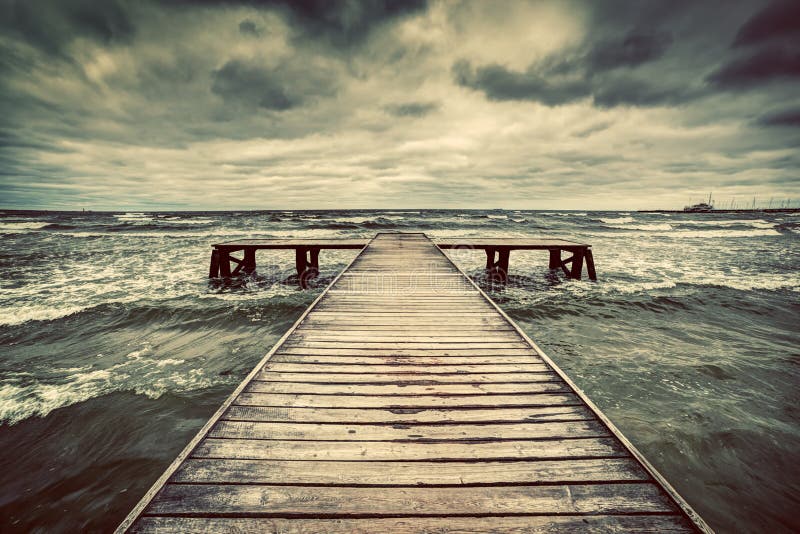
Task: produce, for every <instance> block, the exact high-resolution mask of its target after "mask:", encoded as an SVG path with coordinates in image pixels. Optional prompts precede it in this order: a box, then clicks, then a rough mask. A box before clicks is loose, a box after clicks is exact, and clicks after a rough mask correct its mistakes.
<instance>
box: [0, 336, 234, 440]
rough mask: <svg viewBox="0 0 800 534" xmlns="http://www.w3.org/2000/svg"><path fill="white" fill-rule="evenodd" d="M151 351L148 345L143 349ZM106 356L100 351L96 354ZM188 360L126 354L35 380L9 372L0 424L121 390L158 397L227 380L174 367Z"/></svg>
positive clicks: (0, 386)
mask: <svg viewBox="0 0 800 534" xmlns="http://www.w3.org/2000/svg"><path fill="white" fill-rule="evenodd" d="M148 351H149V347H145V348H143V349H142V352H148ZM134 352H136V351H134ZM129 356H130V355H129ZM103 358H104V356H103V355H102V354H98V359H101V360H102V359H103ZM184 363H186V362H185V360H182V359H174V358H164V359H157V358H127V359H126V361H123V362H122V363H118V364H116V365H112V366H110V367H108V368H100V369H97V368H92V367H91V366H89V367H77V368H66V369H55V370H54V372H53V373H51V374H52V375H53V376H51V377H49V378H44V377H41V378H38V379H35V380H34V381H33V382H31V379H30V375H28V376H26V377H20V376H11V375H8V376H7V377H6V379H5V380H4V382H3V383H0V423H7V424H12V425H13V424H15V423H18V422H20V421H23V420H25V419H27V418H29V417H34V416H39V417H44V416H46V415H47V414H49V413H50V412H52V411H53V410H56V409H58V408H63V407H65V406H70V405H72V404H76V403H79V402H84V401H87V400H89V399H92V398H95V397H100V396H102V395H107V394H109V393H113V392H118V391H133V392H135V393H137V394H140V395H146V396H148V397H150V398H154V399H155V398H158V397H160V396H161V395H163V394H164V393H167V392H169V391H172V392H182V391H191V390H196V389H202V388H207V387H210V386H212V385H214V384H215V383H216V382H219V381H221V380H224V379H221V378H220V377H219V376H217V375H213V374H209V373H208V372H206V371H204V370H203V369H198V368H192V369H188V370H186V369H180V368H178V369H176V367H178V366H181V365H183V364H184Z"/></svg>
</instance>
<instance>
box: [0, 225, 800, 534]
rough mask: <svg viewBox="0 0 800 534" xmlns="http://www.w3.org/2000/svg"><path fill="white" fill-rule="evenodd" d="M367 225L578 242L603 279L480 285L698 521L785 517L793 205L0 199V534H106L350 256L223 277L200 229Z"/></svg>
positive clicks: (776, 527)
mask: <svg viewBox="0 0 800 534" xmlns="http://www.w3.org/2000/svg"><path fill="white" fill-rule="evenodd" d="M382 230H384V231H424V232H426V233H428V235H430V236H432V237H455V236H482V237H488V236H503V237H522V236H547V237H554V236H559V237H565V238H573V239H576V240H582V241H586V242H589V243H591V244H592V245H593V248H594V254H595V260H596V263H597V268H598V272H599V276H600V282H599V283H597V284H592V283H590V282H585V281H583V282H576V281H565V280H563V277H561V278H560V277H557V276H553V275H552V274H550V273H549V272H548V270H547V257H546V253H542V252H515V253H512V257H511V274H512V279H511V281H510V284H509V285H508V287H506V288H505V289H503V290H495V291H493V292H492V295H493V297H494V298H495V299H496V300H497V301H498V302H499V303H500V305H501V306H502V307H503V308H504V309H505V310H506V311H507V312H508V313H509V314H510V315H511V317H512V318H513V319H514V320H516V321H517V322H518V323H519V324H520V325H521V326H522V327H523V328H524V329H525V330H526V331H527V332H528V334H530V335H531V336H532V337H533V338H534V339H535V340H536V341H537V342H538V343H539V344H540V345H541V346H542V348H544V350H545V351H547V352H548V353H549V354H550V355H551V356H552V357H553V358H554V359H555V360H556V362H558V363H559V365H561V367H562V368H563V369H564V370H565V371H567V373H568V374H570V375H571V376H572V377H573V379H574V380H575V381H576V382H577V383H578V384H579V385H580V386H582V387H583V388H584V389H585V391H586V392H587V393H588V394H589V395H590V396H591V397H592V398H593V400H595V402H596V403H597V404H598V405H599V406H600V407H601V408H602V409H603V410H604V411H605V412H606V413H607V414H608V415H609V416H610V417H611V418H612V419H613V420H614V421H615V423H617V425H618V426H619V427H620V428H621V429H622V431H623V432H624V433H625V434H626V435H627V436H628V437H629V438H630V439H631V440H632V441H633V442H634V443H635V444H636V445H637V446H638V447H639V448H640V449H641V450H642V451H643V452H644V453H645V455H646V456H647V457H648V458H649V459H650V460H651V461H652V463H654V464H655V465H656V467H658V468H659V469H660V470H661V471H662V472H663V473H664V474H665V475H666V477H667V478H668V479H669V480H670V481H671V482H672V483H673V485H674V486H676V487H677V489H678V490H679V491H680V492H681V493H682V494H683V495H684V496H685V497H686V498H687V500H688V501H689V502H690V503H691V504H692V505H693V506H694V507H695V508H696V509H697V510H698V511H699V512H700V513H701V514H702V515H703V516H704V517H705V519H706V520H707V521H708V522H709V523H710V524H711V525H712V526H713V527H714V528H716V529H718V530H719V531H721V532H726V531H730V532H733V531H738V532H749V531H763V532H775V531H792V530H798V529H800V518H798V516H797V513H796V512H797V510H798V509H800V424H799V423H800V408H799V406H800V404H799V403H800V394H799V393H798V386H800V380H798V370H799V367H800V302H799V301H798V295H800V274H798V273H799V272H800V248H798V243H800V216H797V215H786V214H770V215H767V214H747V215H742V214H726V215H722V214H715V215H708V214H663V215H662V214H638V213H627V212H625V213H622V212H613V213H610V212H522V211H505V212H499V211H486V212H484V211H358V212H356V211H348V212H343V211H342V212H261V213H252V212H243V213H174V214H160V215H159V216H153V215H152V214H122V213H119V214H110V213H108V214H84V213H25V214H23V213H18V212H16V213H15V212H0V239H2V248H1V249H0V351H2V352H1V353H0V355H1V357H0V420H1V421H2V424H0V450H2V455H0V531H2V532H12V531H41V532H45V531H47V532H50V531H56V532H76V531H78V530H84V531H108V530H111V529H113V528H114V527H115V526H116V525H117V524H118V523H119V521H120V520H121V519H122V518H123V517H124V516H125V514H126V513H127V512H128V511H129V510H130V509H131V508H132V507H133V505H134V504H135V503H136V502H137V501H138V499H139V498H140V496H141V495H142V494H143V493H144V492H145V491H146V489H147V488H148V487H149V486H150V485H151V484H152V482H153V481H154V480H155V479H156V478H157V477H158V476H159V475H160V474H161V472H162V471H163V470H164V468H165V467H166V466H167V465H168V464H169V463H170V462H171V461H172V459H173V458H174V457H175V455H176V454H177V453H178V452H179V451H180V450H181V449H182V448H183V446H184V445H185V444H186V442H187V441H188V440H189V439H190V438H191V436H193V435H194V433H195V432H196V431H197V430H198V429H199V428H200V427H201V426H202V425H203V423H204V422H205V421H206V419H207V418H208V417H209V416H210V415H211V414H212V413H213V412H214V411H215V410H216V408H217V407H218V405H219V404H220V403H221V402H222V401H223V400H224V398H225V397H226V396H227V395H228V394H229V392H230V391H232V390H233V389H234V388H235V386H236V385H237V384H238V383H239V382H240V381H241V380H242V379H243V378H244V376H245V375H246V374H247V373H248V372H249V370H250V369H251V368H252V366H253V365H254V364H255V363H256V362H257V361H258V360H259V359H260V358H261V357H262V356H263V354H264V353H266V352H267V351H268V350H269V348H270V347H271V346H272V345H273V344H274V343H275V342H276V341H277V339H278V338H279V337H280V336H281V335H282V334H283V332H284V331H285V330H286V329H287V328H288V327H289V326H290V325H291V324H292V323H293V322H294V320H295V319H296V318H297V316H299V315H300V313H301V312H302V311H303V310H304V309H305V308H306V307H307V306H308V304H310V303H311V301H312V300H313V299H314V298H315V297H316V296H317V295H318V294H319V292H320V291H321V288H322V287H323V286H324V284H325V282H327V281H329V280H330V279H331V278H332V277H333V276H335V274H336V273H337V272H338V270H339V269H341V268H342V267H343V266H344V265H346V264H347V262H348V261H349V260H350V259H351V258H352V257H353V256H354V254H355V252H353V251H330V252H329V251H323V253H322V255H321V268H322V276H321V278H320V280H319V283H318V287H317V288H316V289H312V290H308V291H301V290H298V289H297V288H296V287H294V286H292V285H289V284H285V283H282V282H283V280H284V279H285V278H287V277H288V276H289V275H291V274H292V270H293V263H294V261H293V257H291V256H292V255H291V251H283V252H280V251H278V252H266V251H264V252H260V253H259V257H258V264H259V273H260V275H261V277H260V278H259V279H258V280H256V281H251V282H250V283H248V284H247V285H246V286H245V287H240V288H236V289H231V288H219V287H213V286H209V283H208V280H207V278H206V276H207V272H208V261H209V251H210V249H209V245H210V244H212V243H214V242H222V241H227V240H231V239H236V238H248V237H354V236H365V237H369V236H372V235H373V234H374V233H375V232H377V231H382ZM451 257H453V258H454V260H455V261H456V262H457V263H458V264H459V265H460V266H461V267H463V268H465V269H466V270H467V271H468V272H469V273H471V274H473V275H475V276H476V277H478V278H480V275H481V269H482V267H483V264H484V262H485V258H484V257H483V254H482V253H481V252H479V251H478V252H470V251H453V252H452V253H451Z"/></svg>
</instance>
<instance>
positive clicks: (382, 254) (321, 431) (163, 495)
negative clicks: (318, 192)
mask: <svg viewBox="0 0 800 534" xmlns="http://www.w3.org/2000/svg"><path fill="white" fill-rule="evenodd" d="M532 531H536V532H540V531H547V532H568V531H569V532H574V531H581V532H583V531H614V532H620V531H629V532H711V530H710V529H709V528H708V526H707V525H706V524H705V523H704V522H703V520H702V519H701V518H700V517H699V516H698V515H697V514H696V513H695V512H694V510H692V508H691V507H690V506H689V505H688V504H687V503H686V502H685V501H684V500H683V499H682V498H681V497H680V495H678V493H677V492H676V491H675V490H674V489H673V488H672V487H671V486H670V485H669V483H668V482H667V481H666V480H665V479H664V478H663V477H662V476H661V475H660V474H659V473H658V472H657V471H656V470H655V468H653V466H652V465H651V464H650V463H649V462H648V461H647V460H646V459H645V458H644V457H643V456H642V455H641V454H640V453H639V452H638V451H637V450H636V448H635V447H634V446H633V445H632V444H631V443H630V442H629V441H628V440H627V439H626V438H625V437H624V436H623V435H622V433H621V432H620V431H619V430H618V429H617V428H616V427H615V426H614V425H613V423H612V422H611V421H610V420H609V419H608V418H607V417H606V416H605V415H604V414H603V413H602V412H600V410H599V409H598V408H597V407H596V406H595V405H594V404H593V403H592V401H591V400H590V399H589V398H588V397H587V396H586V395H585V394H584V393H583V392H582V391H581V390H580V389H579V388H578V387H577V386H576V385H575V384H574V383H573V382H572V381H571V380H570V378H569V377H568V376H567V375H566V374H564V372H563V371H561V369H559V368H558V366H557V365H556V364H555V363H554V362H553V361H552V360H551V359H550V358H549V357H548V356H547V355H546V354H545V353H544V352H543V351H541V349H539V348H538V347H537V346H536V344H535V343H534V342H533V341H532V340H531V339H530V338H529V337H528V336H526V335H525V333H524V332H522V330H520V328H519V327H518V326H517V325H516V324H515V323H514V322H513V321H512V320H511V319H510V318H509V317H508V316H507V315H506V314H505V313H504V312H503V311H502V310H501V309H500V308H499V307H498V306H497V305H496V304H495V303H494V302H492V301H491V300H490V299H489V298H488V297H487V295H486V294H485V293H484V292H483V291H482V290H481V289H480V288H479V287H478V286H477V285H476V284H475V283H474V282H472V280H470V279H469V278H468V277H467V276H466V275H465V274H464V273H463V272H462V271H461V270H460V269H459V268H458V267H457V266H456V265H455V264H453V262H452V261H451V260H450V259H449V258H448V257H447V256H446V255H445V254H444V253H443V252H442V251H441V249H440V247H437V246H436V245H435V244H434V243H433V242H432V241H431V240H430V239H428V238H427V237H426V236H425V235H424V234H410V233H408V234H388V233H382V234H378V235H377V236H376V237H375V238H373V239H372V240H370V241H369V242H368V243H366V246H365V247H364V248H363V249H362V250H361V252H360V253H359V254H358V255H357V256H356V258H355V259H354V260H353V261H352V262H351V263H350V265H349V266H348V267H347V268H346V269H345V270H344V271H343V272H341V273H340V274H339V276H337V277H336V279H335V280H334V281H333V282H332V283H331V284H330V285H329V286H328V287H327V288H326V289H325V290H324V291H323V292H322V294H321V295H320V296H319V297H318V298H317V299H316V300H315V301H314V302H313V303H312V304H311V306H309V308H308V309H307V310H306V311H305V312H304V313H303V314H302V316H301V317H300V318H299V319H298V320H297V322H296V323H295V324H294V326H292V328H291V329H290V330H289V331H288V332H286V334H285V335H284V336H283V337H282V338H281V339H280V340H279V341H278V343H277V344H276V345H275V346H274V347H273V348H272V350H271V351H270V352H269V353H268V354H267V355H266V356H265V357H264V358H263V359H262V360H261V361H260V362H259V363H258V364H257V365H256V367H255V368H254V369H253V371H252V372H251V373H250V374H249V375H248V376H247V377H246V378H245V379H244V381H243V382H242V383H241V384H240V385H239V386H238V387H237V388H236V390H235V391H234V392H233V393H232V394H231V395H230V397H229V398H228V399H227V400H226V401H225V402H224V404H223V405H222V406H221V407H220V408H219V410H218V411H217V412H216V413H215V414H214V415H213V416H212V417H211V419H209V421H208V422H207V423H206V424H205V425H204V426H203V428H201V429H200V431H199V432H198V433H197V435H196V436H195V437H194V439H192V441H191V442H190V443H189V444H188V445H187V446H186V448H185V449H184V450H183V451H182V452H181V453H180V454H179V455H178V457H177V458H176V459H175V461H174V462H173V463H172V464H171V465H170V466H169V468H168V469H167V470H166V471H165V472H164V474H163V475H162V476H161V477H160V478H159V479H158V480H157V481H156V482H155V484H154V485H153V487H152V488H151V489H150V490H149V491H148V492H147V493H146V494H145V495H144V497H143V498H142V499H141V501H140V502H139V504H138V505H137V506H136V507H135V508H134V509H133V511H131V513H130V514H129V515H128V517H127V518H126V519H125V520H124V521H123V522H122V524H121V525H120V526H119V528H118V530H117V532H120V533H122V532H160V533H166V532H171V533H186V532H242V533H255V532H282V533H284V532H285V533H288V532H304V533H306V532H339V533H350V532H401V533H412V532H413V533H418V532H439V533H444V532H532Z"/></svg>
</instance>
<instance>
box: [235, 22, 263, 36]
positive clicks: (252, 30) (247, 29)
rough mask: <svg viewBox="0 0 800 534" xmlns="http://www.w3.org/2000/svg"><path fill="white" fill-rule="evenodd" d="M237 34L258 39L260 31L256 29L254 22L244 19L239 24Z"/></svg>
mask: <svg viewBox="0 0 800 534" xmlns="http://www.w3.org/2000/svg"><path fill="white" fill-rule="evenodd" d="M239 33H241V34H242V35H252V36H254V37H258V36H260V35H261V30H260V29H259V28H258V26H257V25H256V23H255V22H253V21H252V20H249V19H245V20H243V21H242V22H240V23H239Z"/></svg>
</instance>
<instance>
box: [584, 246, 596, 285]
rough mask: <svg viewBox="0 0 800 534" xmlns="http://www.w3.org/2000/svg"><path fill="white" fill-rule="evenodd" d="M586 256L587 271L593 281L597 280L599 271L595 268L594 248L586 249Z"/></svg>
mask: <svg viewBox="0 0 800 534" xmlns="http://www.w3.org/2000/svg"><path fill="white" fill-rule="evenodd" d="M585 257H586V271H587V272H588V273H589V280H591V281H592V282H597V272H596V271H595V270H594V256H593V255H592V249H590V248H587V249H586V253H585Z"/></svg>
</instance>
